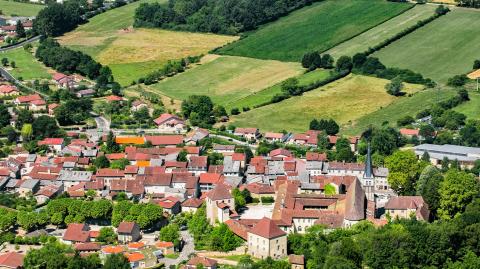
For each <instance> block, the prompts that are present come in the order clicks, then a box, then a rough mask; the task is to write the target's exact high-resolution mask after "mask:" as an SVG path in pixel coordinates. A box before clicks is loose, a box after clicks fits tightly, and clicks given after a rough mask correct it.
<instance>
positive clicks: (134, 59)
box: [59, 0, 238, 85]
mask: <svg viewBox="0 0 480 269" xmlns="http://www.w3.org/2000/svg"><path fill="white" fill-rule="evenodd" d="M157 1H158V2H161V3H165V2H166V0H141V1H138V2H134V3H132V4H128V5H126V6H123V7H120V8H116V9H113V10H109V11H107V12H105V13H103V14H100V15H97V16H95V17H93V18H92V19H90V21H89V22H88V23H86V24H84V25H81V26H79V27H78V28H77V29H75V30H74V31H72V32H70V33H67V34H65V36H62V37H61V38H60V39H59V40H60V43H61V44H63V45H65V46H68V47H70V48H72V49H76V50H80V51H82V52H84V53H87V54H89V55H90V56H92V57H93V58H95V60H97V61H99V62H100V63H101V64H103V65H108V66H109V67H110V68H111V69H112V73H113V76H114V77H115V80H116V81H118V82H119V83H120V84H122V85H129V84H130V83H131V82H132V81H134V80H137V79H138V78H140V77H143V76H145V75H146V74H148V73H150V72H151V71H153V70H156V69H159V68H160V67H162V66H163V65H164V64H165V63H166V62H167V61H168V60H174V59H180V58H184V57H187V56H193V55H201V54H206V53H208V51H210V50H212V49H214V48H216V47H219V46H222V45H224V44H226V43H228V42H232V41H234V40H236V39H237V38H238V37H235V36H224V35H215V34H205V33H188V32H179V31H166V30H162V29H134V28H132V24H133V21H134V14H135V9H136V8H137V7H138V5H140V4H141V3H145V2H157Z"/></svg>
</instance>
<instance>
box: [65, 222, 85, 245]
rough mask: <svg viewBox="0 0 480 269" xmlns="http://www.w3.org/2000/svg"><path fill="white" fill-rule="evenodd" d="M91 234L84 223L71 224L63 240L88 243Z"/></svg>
mask: <svg viewBox="0 0 480 269" xmlns="http://www.w3.org/2000/svg"><path fill="white" fill-rule="evenodd" d="M89 238H90V232H89V231H88V227H87V226H86V225H85V224H84V223H70V224H69V225H68V227H67V230H66V231H65V234H64V235H63V240H65V241H72V242H83V243H85V242H88V240H89Z"/></svg>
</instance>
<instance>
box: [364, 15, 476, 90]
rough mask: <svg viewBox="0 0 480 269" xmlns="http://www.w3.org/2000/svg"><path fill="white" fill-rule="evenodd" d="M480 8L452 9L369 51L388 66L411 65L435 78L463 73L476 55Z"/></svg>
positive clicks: (441, 79)
mask: <svg viewBox="0 0 480 269" xmlns="http://www.w3.org/2000/svg"><path fill="white" fill-rule="evenodd" d="M478 44H480V12H478V11H477V10H468V9H454V10H453V11H451V12H450V13H449V14H447V15H445V16H442V17H441V18H439V19H437V20H435V21H433V22H431V23H429V24H428V25H426V26H424V27H422V28H420V29H418V30H416V31H415V32H413V33H411V34H409V35H408V36H406V37H404V38H402V39H400V40H398V41H397V42H394V43H392V44H391V45H389V46H387V47H386V48H384V49H382V50H380V51H379V52H377V53H375V54H373V56H375V57H378V58H380V60H381V61H382V62H383V63H384V64H385V65H386V66H389V67H400V68H407V69H411V70H413V71H415V72H419V73H421V74H422V75H423V76H425V77H428V78H431V79H433V80H435V81H437V82H440V83H445V82H446V81H447V80H448V78H450V77H452V76H454V75H458V74H462V73H467V72H469V71H470V70H471V69H472V65H473V61H474V60H475V59H480V50H479V49H478Z"/></svg>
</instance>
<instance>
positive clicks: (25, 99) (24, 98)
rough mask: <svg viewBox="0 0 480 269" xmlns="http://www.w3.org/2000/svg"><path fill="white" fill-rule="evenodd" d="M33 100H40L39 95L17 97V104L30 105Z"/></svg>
mask: <svg viewBox="0 0 480 269" xmlns="http://www.w3.org/2000/svg"><path fill="white" fill-rule="evenodd" d="M34 100H42V97H41V96H40V95H39V94H32V95H25V96H19V97H17V101H18V102H19V103H30V102H32V101H34Z"/></svg>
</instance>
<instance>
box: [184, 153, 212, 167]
mask: <svg viewBox="0 0 480 269" xmlns="http://www.w3.org/2000/svg"><path fill="white" fill-rule="evenodd" d="M207 164H208V157H207V156H191V157H190V161H189V162H188V167H195V168H196V167H200V168H202V167H207Z"/></svg>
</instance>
